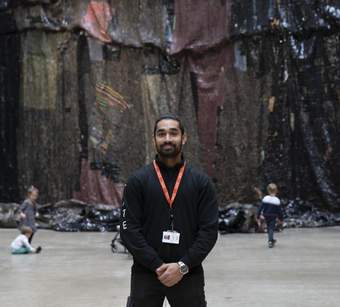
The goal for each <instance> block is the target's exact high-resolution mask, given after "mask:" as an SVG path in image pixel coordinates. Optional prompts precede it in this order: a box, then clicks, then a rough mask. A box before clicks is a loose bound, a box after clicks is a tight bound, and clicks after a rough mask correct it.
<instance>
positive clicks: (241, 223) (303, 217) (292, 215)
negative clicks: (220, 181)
mask: <svg viewBox="0 0 340 307" xmlns="http://www.w3.org/2000/svg"><path fill="white" fill-rule="evenodd" d="M258 207H259V204H240V203H232V204H229V205H228V206H226V207H225V208H224V209H220V211H219V219H218V228H219V231H220V233H221V234H228V233H253V232H262V229H259V228H258V225H257V222H256V215H257V211H258ZM283 208H284V224H283V227H284V228H309V227H326V226H327V227H328V226H340V213H331V212H328V211H321V210H319V209H318V208H316V207H315V206H314V205H313V204H312V203H309V202H305V201H303V200H301V199H295V200H294V201H287V200H284V201H283ZM18 210H19V204H16V203H0V228H15V227H17V221H16V218H17V215H18V212H19V211H18ZM38 212H39V216H38V218H37V223H38V225H39V228H40V229H52V230H56V231H63V232H77V231H100V232H104V231H114V232H116V231H117V230H118V227H117V226H118V225H119V221H120V214H121V210H120V209H119V208H113V207H112V206H107V205H100V204H99V205H92V204H86V203H83V202H79V201H76V200H68V201H61V202H59V203H58V204H56V205H55V206H52V205H49V204H47V205H42V206H40V205H39V206H38ZM118 239H119V235H117V237H116V240H118ZM117 242H118V243H120V242H119V240H118V241H117ZM120 244H121V243H120Z"/></svg>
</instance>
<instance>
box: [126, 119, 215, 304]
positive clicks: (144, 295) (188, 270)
mask: <svg viewBox="0 0 340 307" xmlns="http://www.w3.org/2000/svg"><path fill="white" fill-rule="evenodd" d="M186 140H187V136H186V134H185V132H184V128H183V126H182V123H181V121H180V120H179V119H178V118H177V117H176V116H173V115H166V116H163V117H160V118H159V119H158V120H157V121H156V123H155V128H154V144H155V148H156V150H157V155H156V158H155V160H154V161H153V162H152V163H151V164H149V165H146V166H144V167H143V168H141V169H140V170H138V171H137V172H136V173H135V174H134V175H132V176H131V177H130V178H129V180H128V182H127V185H126V187H125V190H124V196H123V205H122V220H121V227H120V229H121V237H122V240H123V242H124V244H125V246H126V247H127V249H128V250H129V251H130V253H131V254H132V256H133V260H134V261H133V265H132V268H131V292H130V296H129V298H128V304H127V306H128V307H131V306H134V307H140V306H143V307H145V306H148V307H161V306H162V305H163V301H164V299H165V297H166V298H167V300H168V301H169V303H170V305H171V306H172V307H182V306H185V307H187V306H190V307H201V306H206V300H205V293H204V273H203V267H202V261H203V260H204V259H205V258H206V256H207V255H208V254H209V252H210V251H211V249H212V248H213V247H214V245H215V243H216V240H217V232H218V208H217V201H216V195H215V191H214V188H213V185H212V183H211V181H210V179H209V178H208V176H207V175H205V174H204V173H203V172H201V171H199V170H197V169H196V168H195V167H193V166H192V165H191V164H190V163H188V162H187V161H186V160H185V159H184V157H183V154H182V147H183V145H184V144H185V143H186Z"/></svg>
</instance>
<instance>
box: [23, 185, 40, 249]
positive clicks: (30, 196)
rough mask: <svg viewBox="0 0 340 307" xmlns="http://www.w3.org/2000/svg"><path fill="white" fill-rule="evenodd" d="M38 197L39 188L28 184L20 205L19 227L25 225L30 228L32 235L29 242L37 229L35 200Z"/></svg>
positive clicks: (30, 241)
mask: <svg viewBox="0 0 340 307" xmlns="http://www.w3.org/2000/svg"><path fill="white" fill-rule="evenodd" d="M38 197H39V190H38V189H37V188H36V187H34V186H30V187H29V188H28V189H27V197H26V199H25V200H24V202H23V203H22V204H21V205H20V222H19V228H21V227H23V226H27V227H29V228H31V229H32V235H31V236H30V238H29V240H28V241H29V243H32V239H33V236H34V234H35V233H36V231H37V226H36V221H35V218H36V216H37V214H38V213H37V212H38V211H37V200H38Z"/></svg>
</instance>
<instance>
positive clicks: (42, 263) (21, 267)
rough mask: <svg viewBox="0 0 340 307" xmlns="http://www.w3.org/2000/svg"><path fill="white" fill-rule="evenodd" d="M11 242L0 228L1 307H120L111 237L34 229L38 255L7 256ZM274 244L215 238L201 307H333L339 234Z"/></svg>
mask: <svg viewBox="0 0 340 307" xmlns="http://www.w3.org/2000/svg"><path fill="white" fill-rule="evenodd" d="M16 235H17V231H16V230H15V229H0V306H1V307H17V306H25V307H78V306H79V307H90V306H91V307H92V306H96V307H109V306H110V307H125V302H126V297H127V295H128V292H129V274H130V273H129V272H130V265H131V258H129V257H128V256H127V255H125V254H112V252H111V250H110V242H111V238H112V236H113V233H60V232H54V231H44V230H40V231H38V233H37V235H36V237H35V238H34V241H33V243H34V245H42V246H43V251H42V253H41V254H39V255H21V256H20V255H16V256H12V255H10V253H9V249H8V246H9V244H10V242H11V240H12V239H13V238H14V237H15V236H16ZM277 238H278V241H279V242H278V245H277V247H275V248H274V249H268V248H267V247H266V242H265V235H264V234H232V235H224V236H221V237H220V238H219V240H218V242H217V245H216V247H215V248H214V250H213V252H212V253H211V254H210V255H209V257H208V258H207V260H206V261H205V271H206V294H207V300H208V306H210V307H225V306H227V307H241V306H242V307H247V306H252V307H321V306H322V307H338V306H340V228H339V227H334V228H322V229H299V230H298V229H289V230H287V229H286V230H284V232H282V233H280V234H277ZM167 306H168V305H167ZM145 307H147V306H145ZM188 307H190V306H188Z"/></svg>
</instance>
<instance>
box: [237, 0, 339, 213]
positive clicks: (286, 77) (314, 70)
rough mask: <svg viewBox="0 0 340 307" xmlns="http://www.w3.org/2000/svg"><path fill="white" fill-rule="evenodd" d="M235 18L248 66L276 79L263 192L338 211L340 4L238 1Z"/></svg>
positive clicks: (261, 75) (303, 0) (335, 1)
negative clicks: (268, 187) (271, 185)
mask: <svg viewBox="0 0 340 307" xmlns="http://www.w3.org/2000/svg"><path fill="white" fill-rule="evenodd" d="M232 16H233V27H232V37H233V39H235V40H236V39H237V40H240V45H241V49H242V53H243V54H245V55H246V57H247V65H248V66H249V67H252V68H253V69H255V72H256V74H257V78H265V77H267V76H270V78H271V85H270V86H271V97H270V99H269V100H271V103H272V107H273V108H272V110H271V111H270V112H271V114H270V115H269V129H268V130H269V131H268V132H269V135H268V138H267V140H266V144H265V147H264V149H263V163H262V167H261V174H262V182H263V184H264V186H263V188H265V184H266V183H268V182H271V181H274V182H276V183H277V184H278V185H279V187H280V190H281V194H282V195H284V196H285V197H288V198H290V199H295V198H301V199H304V200H306V201H310V202H313V204H314V205H317V206H319V207H323V206H324V207H326V208H327V209H329V210H333V211H339V208H340V196H339V191H340V181H339V178H340V164H339V161H340V159H339V158H340V139H339V132H340V130H339V129H340V127H339V106H338V104H339V97H340V96H339V91H340V73H339V69H338V68H339V64H340V60H339V54H340V39H339V22H340V1H338V0H329V1H327V0H325V1H315V0H299V1H293V0H286V1H280V2H278V1H261V0H254V1H252V5H249V2H247V3H246V2H245V1H234V5H233V14H232ZM321 204H322V205H321Z"/></svg>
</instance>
